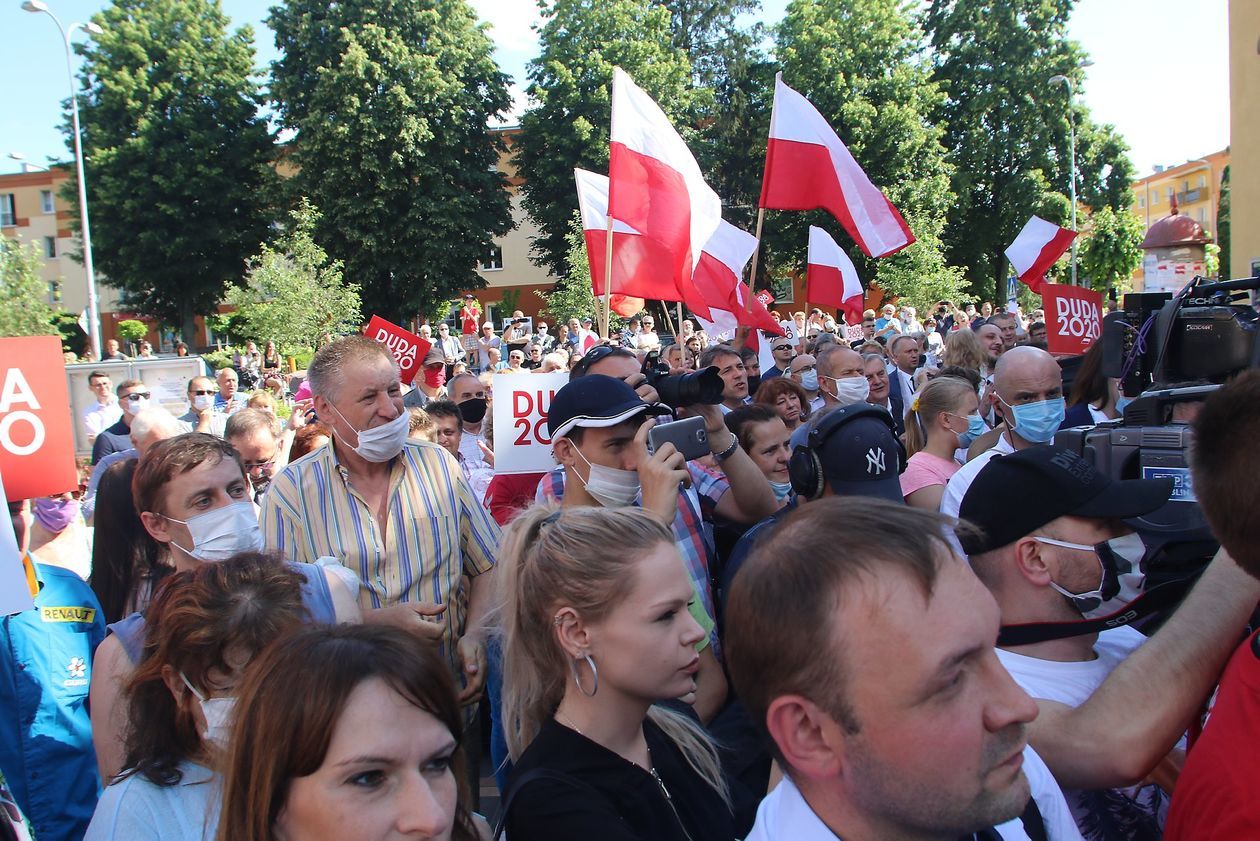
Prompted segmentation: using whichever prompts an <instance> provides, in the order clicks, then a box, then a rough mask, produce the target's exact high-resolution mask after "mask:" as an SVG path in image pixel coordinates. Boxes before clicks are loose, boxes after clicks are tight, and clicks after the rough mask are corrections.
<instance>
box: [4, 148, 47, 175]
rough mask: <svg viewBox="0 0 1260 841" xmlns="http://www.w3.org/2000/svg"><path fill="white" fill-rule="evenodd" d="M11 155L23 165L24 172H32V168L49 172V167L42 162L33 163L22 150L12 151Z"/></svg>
mask: <svg viewBox="0 0 1260 841" xmlns="http://www.w3.org/2000/svg"><path fill="white" fill-rule="evenodd" d="M9 157H10V158H12V159H13V160H15V161H17V162H18V163H20V164H21V165H22V171H23V172H30V171H31V170H35V171H36V172H48V167H46V166H43V165H41V164H33V163H31V162H30V161H28V160H27V159H26V155H23V154H22V153H21V152H10V153H9Z"/></svg>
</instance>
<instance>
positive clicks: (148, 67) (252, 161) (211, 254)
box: [66, 0, 274, 341]
mask: <svg viewBox="0 0 1260 841" xmlns="http://www.w3.org/2000/svg"><path fill="white" fill-rule="evenodd" d="M94 20H95V22H96V23H98V24H99V25H100V26H101V27H102V28H103V30H104V31H103V33H102V34H100V35H97V36H95V40H94V41H92V42H87V43H86V44H81V45H78V46H77V47H76V49H78V50H79V52H80V53H82V55H83V56H84V61H83V65H82V69H81V70H80V74H79V78H80V85H81V91H82V93H81V112H82V122H83V129H84V155H85V159H86V161H87V182H88V184H87V186H88V195H89V198H90V203H91V208H92V222H93V225H92V245H93V256H94V258H95V262H96V268H97V270H98V271H100V272H102V273H103V274H105V275H106V276H107V277H108V279H109V283H110V284H111V285H113V286H117V287H121V288H122V289H123V290H124V291H125V293H126V299H127V302H128V305H129V306H134V307H135V308H136V309H138V310H139V311H141V312H143V313H146V314H148V315H152V316H154V317H156V318H157V319H159V320H160V321H162V322H164V323H170V324H179V325H181V327H182V330H183V334H184V339H185V340H186V341H191V340H192V327H193V318H194V316H196V315H198V314H202V313H207V312H211V311H213V309H214V308H215V306H216V305H217V304H218V303H219V300H220V299H221V297H222V295H223V292H224V290H225V289H226V287H227V285H228V283H229V282H231V281H233V280H235V279H238V278H239V277H240V276H241V272H242V271H243V270H244V265H245V258H246V257H247V256H248V255H249V254H250V253H251V252H253V251H254V250H255V249H257V247H258V245H259V243H260V242H262V241H263V240H264V239H265V238H266V235H267V224H268V221H269V210H268V204H269V198H270V196H271V190H270V186H271V184H272V183H273V178H274V175H273V172H272V169H271V167H270V164H269V162H270V160H271V156H272V151H273V147H272V140H271V137H270V134H269V132H268V129H267V124H266V121H265V120H264V119H263V118H262V117H261V116H260V115H259V113H258V107H259V105H260V102H261V100H260V96H259V92H258V86H257V84H256V83H255V81H254V80H253V79H252V74H253V72H254V52H253V47H252V41H253V33H252V32H251V30H250V29H249V27H242V28H240V29H237V30H235V31H233V32H229V31H228V18H227V17H226V15H224V13H223V11H222V8H221V7H220V5H219V3H218V2H217V0H112V2H111V3H110V5H109V6H107V7H106V8H105V10H104V11H102V12H100V13H98V14H97V15H96V16H94ZM66 133H67V143H68V144H69V143H72V142H73V138H71V137H69V133H70V129H69V126H68V125H67V128H66ZM73 181H74V179H73V178H72V179H71V182H73ZM66 189H67V190H68V191H70V192H71V193H73V191H74V190H76V189H77V188H76V187H75V186H74V184H73V183H70V184H67V187H66Z"/></svg>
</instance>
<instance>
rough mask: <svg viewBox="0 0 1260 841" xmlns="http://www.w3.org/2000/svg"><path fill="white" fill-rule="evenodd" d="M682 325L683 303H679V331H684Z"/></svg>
mask: <svg viewBox="0 0 1260 841" xmlns="http://www.w3.org/2000/svg"><path fill="white" fill-rule="evenodd" d="M682 323H683V316H682V301H679V302H678V329H679V330H682Z"/></svg>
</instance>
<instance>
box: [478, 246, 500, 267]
mask: <svg viewBox="0 0 1260 841" xmlns="http://www.w3.org/2000/svg"><path fill="white" fill-rule="evenodd" d="M478 265H479V267H480V268H481V270H482V271H483V272H493V271H498V270H499V269H502V268H503V249H502V248H500V247H499V246H497V245H492V246H490V249H489V250H488V251H487V252H486V253H485V256H484V257H482V258H481V260H480V261H479V263H478Z"/></svg>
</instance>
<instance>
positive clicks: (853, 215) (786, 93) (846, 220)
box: [761, 73, 914, 257]
mask: <svg viewBox="0 0 1260 841" xmlns="http://www.w3.org/2000/svg"><path fill="white" fill-rule="evenodd" d="M782 75H783V74H781V73H780V74H778V75H776V76H775V79H774V108H773V110H772V111H771V114H770V140H769V142H768V143H767V145H766V173H765V177H764V179H763V180H762V182H761V207H765V208H769V209H771V210H813V209H815V208H823V209H825V210H828V211H830V213H831V215H832V216H834V217H836V221H838V222H839V223H840V224H841V225H843V226H844V229H845V230H846V231H848V233H849V236H851V237H853V239H854V240H855V241H856V242H857V244H858V245H859V246H860V247H861V249H862V252H863V253H864V254H866V256H868V257H887V256H888V255H889V254H892V253H894V252H896V251H900V250H901V249H903V248H905V247H906V246H907V245H909V244H910V243H912V242H914V234H912V233H911V232H910V227H909V226H908V225H907V224H906V220H904V219H902V218H901V213H900V212H898V210H897V208H895V207H893V205H892V202H890V201H889V200H888V199H887V198H885V197H884V194H883V193H881V192H880V191H879V188H878V187H876V186H875V185H874V184H872V183H871V180H870V179H869V178H867V177H866V173H865V172H863V171H862V168H861V167H860V166H858V163H857V161H855V160H854V159H853V155H851V154H850V153H849V150H848V149H847V148H845V145H844V144H843V143H841V142H840V138H839V137H838V136H837V135H836V132H835V130H834V129H832V127H831V126H830V125H828V123H827V120H826V119H825V118H824V117H823V115H822V114H820V113H818V109H817V108H815V107H814V106H813V105H812V104H811V103H810V101H809V100H808V99H806V98H805V97H803V96H801V95H800V94H799V93H797V92H796V91H794V90H792V89H791V88H789V87H788V86H787V85H785V84H783V78H782Z"/></svg>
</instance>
